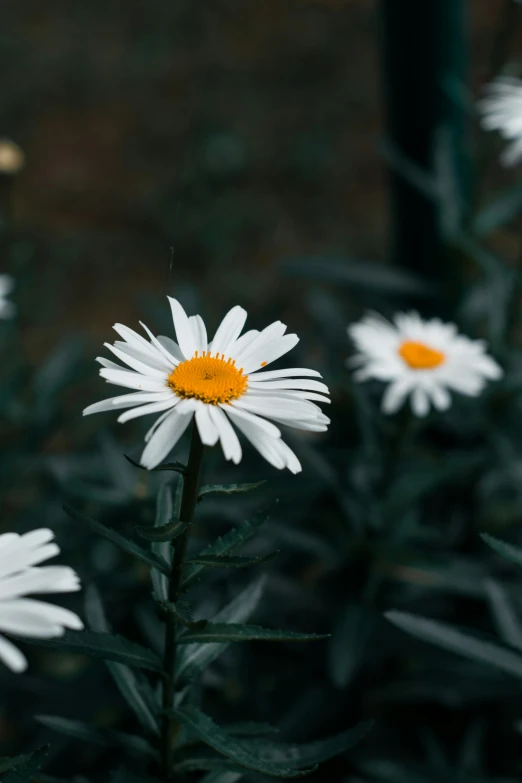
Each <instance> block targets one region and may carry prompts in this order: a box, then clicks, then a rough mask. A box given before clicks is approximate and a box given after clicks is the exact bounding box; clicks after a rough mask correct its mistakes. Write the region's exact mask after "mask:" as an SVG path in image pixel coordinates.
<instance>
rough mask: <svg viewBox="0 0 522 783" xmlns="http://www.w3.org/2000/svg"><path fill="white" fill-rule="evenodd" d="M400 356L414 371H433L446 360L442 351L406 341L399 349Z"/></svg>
mask: <svg viewBox="0 0 522 783" xmlns="http://www.w3.org/2000/svg"><path fill="white" fill-rule="evenodd" d="M399 356H400V357H401V359H403V360H404V361H405V362H406V364H407V365H408V367H411V369H412V370H431V369H432V368H433V367H438V366H439V364H442V363H443V362H444V361H445V360H446V356H445V355H444V354H443V353H442V351H437V350H436V349H435V348H430V347H429V346H428V345H423V343H417V342H415V341H414V340H406V341H405V342H403V343H402V344H401V346H400V347H399Z"/></svg>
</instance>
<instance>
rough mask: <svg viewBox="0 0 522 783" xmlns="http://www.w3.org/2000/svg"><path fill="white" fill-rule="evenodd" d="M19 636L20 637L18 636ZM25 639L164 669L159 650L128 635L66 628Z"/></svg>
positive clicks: (76, 651)
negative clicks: (54, 634)
mask: <svg viewBox="0 0 522 783" xmlns="http://www.w3.org/2000/svg"><path fill="white" fill-rule="evenodd" d="M14 638H18V637H14ZM23 641H24V642H28V643H29V644H37V645H39V646H41V647H50V648H51V649H53V650H59V651H60V652H70V653H77V654H78V655H88V656H90V657H91V658H103V659H104V660H108V661H118V662H119V663H125V664H127V666H133V667H136V668H137V669H150V670H151V671H154V672H161V671H163V664H162V662H161V660H160V659H159V657H158V656H157V655H156V653H155V652H153V651H152V650H149V649H148V648H147V647H142V645H141V644H136V642H131V641H129V639H126V638H125V637H124V636H119V635H117V634H110V633H96V632H95V631H66V632H65V633H64V635H63V636H60V637H57V638H55V639H30V638H29V637H24V638H23Z"/></svg>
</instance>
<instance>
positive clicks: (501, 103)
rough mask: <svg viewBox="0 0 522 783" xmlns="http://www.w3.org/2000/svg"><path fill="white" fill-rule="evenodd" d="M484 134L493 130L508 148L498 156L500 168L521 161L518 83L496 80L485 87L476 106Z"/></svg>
mask: <svg viewBox="0 0 522 783" xmlns="http://www.w3.org/2000/svg"><path fill="white" fill-rule="evenodd" d="M478 108H479V111H480V113H481V114H482V119H481V125H482V127H483V128H484V129H485V130H497V131H499V133H500V134H501V136H503V137H504V138H505V139H508V140H509V141H510V142H511V144H509V145H508V146H507V147H506V149H505V150H504V152H503V153H502V155H501V156H500V160H501V162H502V163H503V164H504V166H514V165H515V164H517V163H518V162H519V161H520V159H521V158H522V81H521V80H520V79H515V78H514V77H512V76H500V77H498V78H497V79H495V80H494V81H493V82H491V83H490V84H488V85H487V86H486V95H485V96H484V98H482V99H481V100H480V101H479V102H478Z"/></svg>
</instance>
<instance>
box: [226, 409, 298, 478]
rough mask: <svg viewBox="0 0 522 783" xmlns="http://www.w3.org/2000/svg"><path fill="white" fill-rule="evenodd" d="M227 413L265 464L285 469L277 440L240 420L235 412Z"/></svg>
mask: <svg viewBox="0 0 522 783" xmlns="http://www.w3.org/2000/svg"><path fill="white" fill-rule="evenodd" d="M227 413H228V415H229V416H230V418H231V419H232V420H233V421H234V424H235V425H236V427H237V428H238V429H239V430H241V432H242V433H243V435H245V436H246V437H247V438H248V440H249V441H250V443H251V444H252V446H254V448H255V449H257V451H259V453H260V454H261V456H262V457H264V458H265V459H266V461H267V462H269V463H270V464H271V465H273V466H274V467H275V468H277V469H278V470H282V469H283V468H284V467H285V464H286V463H285V459H284V458H283V456H282V454H281V452H280V451H279V450H278V448H277V445H276V444H277V442H278V438H274V437H273V436H272V435H269V434H268V433H267V432H266V431H264V430H262V429H260V428H259V427H256V426H255V425H254V424H253V423H252V422H251V421H249V420H248V419H242V418H240V417H238V416H236V412H235V413H234V414H232V411H231V410H227Z"/></svg>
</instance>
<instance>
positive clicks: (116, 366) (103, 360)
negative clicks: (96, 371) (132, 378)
mask: <svg viewBox="0 0 522 783" xmlns="http://www.w3.org/2000/svg"><path fill="white" fill-rule="evenodd" d="M96 361H97V362H98V364H101V366H102V367H107V368H108V369H109V370H121V369H123V368H122V366H121V364H116V362H113V361H111V359H106V358H105V357H104V356H97V357H96Z"/></svg>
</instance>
